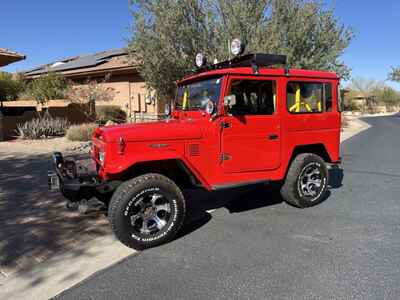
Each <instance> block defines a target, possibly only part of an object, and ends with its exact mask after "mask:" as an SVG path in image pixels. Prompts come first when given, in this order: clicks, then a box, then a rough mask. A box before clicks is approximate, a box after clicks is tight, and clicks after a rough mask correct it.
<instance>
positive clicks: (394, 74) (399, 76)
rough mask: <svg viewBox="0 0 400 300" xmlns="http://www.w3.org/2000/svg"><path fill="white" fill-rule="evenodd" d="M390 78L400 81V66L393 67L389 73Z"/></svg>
mask: <svg viewBox="0 0 400 300" xmlns="http://www.w3.org/2000/svg"><path fill="white" fill-rule="evenodd" d="M389 80H391V81H396V82H400V67H398V68H394V67H392V71H391V72H390V73H389Z"/></svg>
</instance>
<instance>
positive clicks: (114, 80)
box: [23, 49, 164, 121]
mask: <svg viewBox="0 0 400 300" xmlns="http://www.w3.org/2000/svg"><path fill="white" fill-rule="evenodd" d="M49 72H54V73H57V74H61V75H63V76H64V77H65V78H67V79H68V80H69V81H71V82H72V84H74V85H75V86H83V85H86V84H87V83H88V82H89V81H96V82H97V83H98V84H99V85H101V86H103V87H104V88H111V89H113V91H114V93H113V100H112V101H109V102H107V103H97V105H118V106H120V107H121V108H122V109H123V110H124V111H125V112H126V114H127V116H128V117H129V118H130V119H131V120H132V121H141V120H148V119H157V118H158V117H159V115H161V114H162V112H163V111H164V107H161V106H162V104H161V103H159V102H158V101H156V99H155V98H154V97H151V95H150V93H149V92H148V90H147V89H146V87H145V82H144V80H143V78H142V77H141V76H140V74H139V72H138V65H135V64H132V63H131V62H130V60H129V57H128V53H127V51H126V50H125V49H114V50H107V51H103V52H98V53H94V54H89V55H79V56H74V57H69V58H64V59H60V60H57V61H53V62H50V63H48V64H45V65H42V66H39V67H36V68H33V69H31V70H27V71H25V72H23V75H24V77H25V78H27V79H31V80H34V79H35V78H38V77H39V76H42V75H45V74H48V73H49ZM55 102H56V101H51V102H50V105H51V104H52V103H53V104H54V105H56V104H55ZM61 103H62V101H61V102H60V101H59V103H58V104H57V106H59V105H62V104H61Z"/></svg>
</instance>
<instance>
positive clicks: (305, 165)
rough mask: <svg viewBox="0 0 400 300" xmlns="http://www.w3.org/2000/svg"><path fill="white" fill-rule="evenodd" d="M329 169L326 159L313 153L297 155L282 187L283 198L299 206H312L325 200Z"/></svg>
mask: <svg viewBox="0 0 400 300" xmlns="http://www.w3.org/2000/svg"><path fill="white" fill-rule="evenodd" d="M327 187H328V169H327V167H326V164H325V162H324V160H323V159H322V158H321V157H319V156H318V155H315V154H312V153H302V154H299V155H297V156H296V157H295V159H294V160H293V162H292V164H291V165H290V167H289V171H288V173H287V176H286V180H285V183H284V184H283V186H282V188H281V195H282V197H283V199H284V200H285V201H286V202H288V203H290V204H292V205H294V206H297V207H301V208H303V207H310V206H314V205H317V204H319V203H321V202H322V201H324V199H325V196H326V191H327Z"/></svg>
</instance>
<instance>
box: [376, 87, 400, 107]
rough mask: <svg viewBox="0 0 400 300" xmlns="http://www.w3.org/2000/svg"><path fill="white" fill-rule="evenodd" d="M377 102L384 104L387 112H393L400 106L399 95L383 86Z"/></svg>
mask: <svg viewBox="0 0 400 300" xmlns="http://www.w3.org/2000/svg"><path fill="white" fill-rule="evenodd" d="M379 101H380V102H381V103H382V104H384V105H385V106H386V108H387V110H393V108H394V107H396V106H397V107H398V106H399V105H400V95H399V93H398V92H397V91H396V90H394V89H393V88H391V87H389V86H384V87H383V88H382V89H381V91H380V93H379Z"/></svg>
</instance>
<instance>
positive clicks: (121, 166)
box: [103, 142, 210, 189]
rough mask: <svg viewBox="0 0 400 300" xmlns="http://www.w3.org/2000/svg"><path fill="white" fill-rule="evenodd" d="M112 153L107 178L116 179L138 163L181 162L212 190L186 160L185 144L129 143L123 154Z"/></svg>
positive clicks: (107, 167)
mask: <svg viewBox="0 0 400 300" xmlns="http://www.w3.org/2000/svg"><path fill="white" fill-rule="evenodd" d="M116 147H117V145H116ZM111 151H112V153H113V154H112V155H109V156H108V157H107V158H106V164H105V165H104V167H103V174H104V175H105V177H106V178H116V177H118V174H122V173H124V172H125V171H126V170H128V169H129V168H131V167H132V166H134V165H135V164H138V163H143V162H151V161H162V160H179V161H181V162H182V163H183V164H184V165H185V167H186V168H187V169H188V170H189V171H190V172H192V174H193V175H194V176H195V177H196V178H197V179H198V180H199V182H200V183H201V184H202V185H203V186H204V187H205V188H207V189H209V188H210V185H209V183H208V182H207V181H206V180H205V179H204V178H203V176H202V175H201V174H200V173H199V172H198V170H197V169H196V168H194V166H193V165H192V164H191V163H190V162H189V161H188V160H187V159H186V157H185V144H184V143H183V142H178V143H176V142H175V143H168V142H165V143H162V144H161V143H157V144H155V143H129V144H127V146H126V149H125V151H124V153H122V154H118V151H117V149H111Z"/></svg>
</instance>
